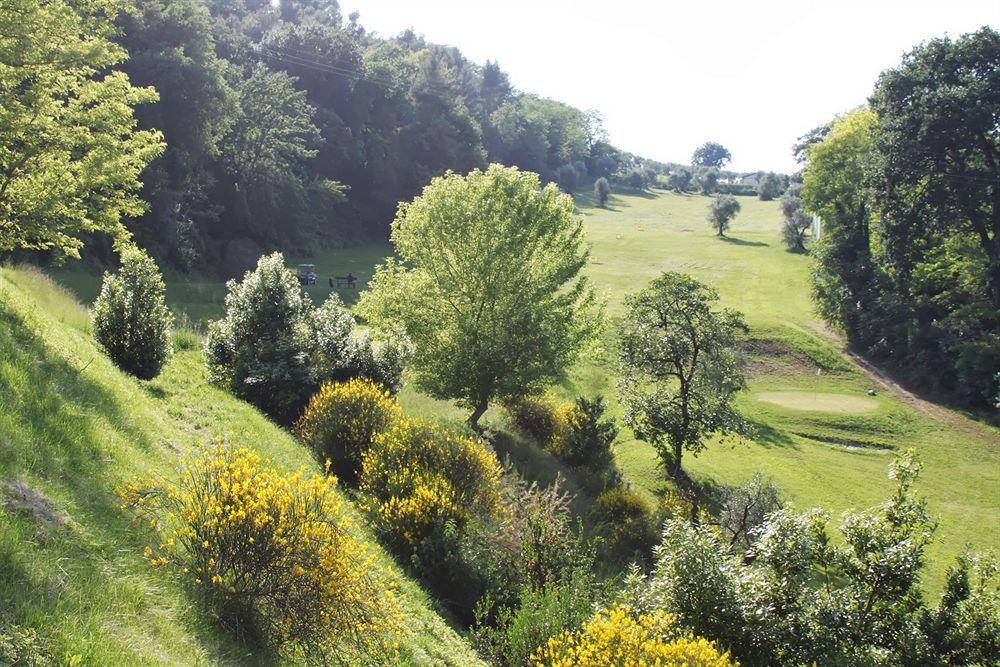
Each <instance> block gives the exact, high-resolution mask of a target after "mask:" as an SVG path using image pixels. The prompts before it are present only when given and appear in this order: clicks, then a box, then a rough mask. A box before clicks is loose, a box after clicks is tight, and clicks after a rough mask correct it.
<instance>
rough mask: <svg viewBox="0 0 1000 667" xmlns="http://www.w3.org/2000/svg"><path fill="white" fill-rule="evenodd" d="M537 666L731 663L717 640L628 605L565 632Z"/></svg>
mask: <svg viewBox="0 0 1000 667" xmlns="http://www.w3.org/2000/svg"><path fill="white" fill-rule="evenodd" d="M531 662H532V664H533V665H535V667H645V666H647V665H648V666H649V667H653V666H654V665H655V666H656V667H731V666H732V665H734V663H733V662H732V661H731V660H730V659H729V654H728V653H719V651H718V650H716V648H715V646H714V645H713V644H712V642H710V641H708V640H706V639H704V638H702V637H692V636H690V635H684V634H681V633H679V632H678V631H677V629H676V626H675V625H674V618H673V617H672V616H670V615H669V614H666V613H664V612H661V611H657V612H653V613H651V614H635V613H633V612H632V610H631V609H630V608H629V607H628V606H627V605H620V606H616V607H613V608H612V609H605V610H602V611H599V612H598V613H597V614H596V615H595V616H594V617H593V618H592V619H590V620H589V621H587V622H586V623H584V624H583V627H582V628H581V629H579V630H577V631H576V632H563V633H561V634H558V635H556V636H555V637H552V638H550V639H549V641H548V643H546V644H545V645H544V646H542V647H541V648H539V649H538V650H537V651H536V652H535V654H534V656H532V659H531Z"/></svg>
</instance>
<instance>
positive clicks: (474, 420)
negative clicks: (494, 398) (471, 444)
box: [469, 399, 489, 433]
mask: <svg viewBox="0 0 1000 667" xmlns="http://www.w3.org/2000/svg"><path fill="white" fill-rule="evenodd" d="M487 407H489V405H488V403H487V401H486V400H485V399H484V400H482V401H480V402H479V403H478V404H476V409H475V410H473V411H472V414H471V415H469V426H471V427H472V430H473V431H476V432H477V433H478V432H479V430H480V428H479V418H480V417H482V416H483V413H484V412H486V408H487Z"/></svg>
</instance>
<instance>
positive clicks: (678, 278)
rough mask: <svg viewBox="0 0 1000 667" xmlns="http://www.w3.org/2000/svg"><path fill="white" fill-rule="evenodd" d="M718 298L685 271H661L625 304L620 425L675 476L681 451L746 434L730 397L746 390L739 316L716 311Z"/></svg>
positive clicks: (744, 327) (743, 327) (742, 326)
mask: <svg viewBox="0 0 1000 667" xmlns="http://www.w3.org/2000/svg"><path fill="white" fill-rule="evenodd" d="M718 298H719V295H718V293H717V292H716V291H715V290H714V289H712V288H711V287H708V286H707V285H704V284H702V283H700V282H698V281H697V280H695V279H694V278H692V277H690V276H688V275H685V274H683V273H675V272H666V273H664V274H663V275H662V276H660V277H659V278H657V279H655V280H654V281H653V282H652V283H650V285H649V286H648V287H646V289H644V290H642V291H641V292H639V293H637V294H633V295H631V296H629V297H627V298H626V299H625V309H626V310H625V317H624V318H623V320H622V325H621V364H622V372H623V378H622V380H621V382H620V387H621V390H622V397H623V398H622V400H623V403H624V406H625V414H624V419H625V423H626V424H628V425H629V427H631V428H632V430H633V431H634V432H635V434H636V436H637V437H638V438H640V439H642V440H645V441H646V442H649V443H650V444H652V445H653V446H654V447H655V448H656V451H657V453H659V455H660V460H661V461H662V463H663V465H664V467H665V468H666V469H667V471H668V472H669V473H670V474H671V475H672V476H674V477H680V476H681V474H682V469H681V456H682V455H683V452H684V450H685V449H686V450H689V451H691V452H693V453H695V454H697V453H698V452H699V451H701V450H702V449H704V448H705V439H706V438H707V437H708V436H709V435H711V434H715V433H718V434H722V435H738V434H745V433H748V432H749V427H748V425H747V422H746V421H745V420H744V419H743V417H742V416H741V415H740V414H739V412H737V411H736V409H735V407H734V406H733V399H734V397H735V395H736V393H737V392H738V391H740V390H741V389H743V388H744V387H745V386H746V380H745V369H744V362H743V358H742V356H741V355H740V354H739V351H738V350H737V345H738V344H739V342H740V340H741V339H742V338H743V336H744V335H745V334H746V333H747V332H748V328H747V325H746V322H744V320H743V315H741V314H740V313H738V312H736V311H733V310H728V309H725V310H721V311H718V310H713V309H712V305H713V303H714V302H715V301H717V300H718Z"/></svg>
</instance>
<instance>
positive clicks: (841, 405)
mask: <svg viewBox="0 0 1000 667" xmlns="http://www.w3.org/2000/svg"><path fill="white" fill-rule="evenodd" d="M757 400H758V401H764V402H765V403H773V404H774V405H780V406H781V407H783V408H788V409H789V410H809V411H811V412H833V413H837V414H858V413H863V412H872V411H873V410H877V409H878V401H876V400H874V399H871V398H865V397H863V396H850V395H848V394H823V393H818V392H812V391H767V392H762V393H760V394H757Z"/></svg>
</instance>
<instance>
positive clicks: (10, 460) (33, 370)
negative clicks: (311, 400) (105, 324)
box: [0, 268, 481, 665]
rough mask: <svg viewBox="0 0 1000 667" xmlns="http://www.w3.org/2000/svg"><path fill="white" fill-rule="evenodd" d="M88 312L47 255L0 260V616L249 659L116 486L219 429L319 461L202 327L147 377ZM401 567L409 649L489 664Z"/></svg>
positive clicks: (103, 650)
mask: <svg viewBox="0 0 1000 667" xmlns="http://www.w3.org/2000/svg"><path fill="white" fill-rule="evenodd" d="M89 327H90V324H89V317H88V315H87V312H86V310H85V309H84V308H83V307H81V306H80V305H79V303H78V302H77V301H76V299H75V298H74V297H73V296H72V295H70V294H69V293H68V292H66V291H65V290H63V289H61V288H60V287H58V286H56V285H54V284H52V283H51V282H49V281H48V280H47V279H46V278H45V277H44V276H43V275H41V274H40V273H38V272H37V271H32V270H27V271H26V270H11V269H9V268H5V269H2V270H0V499H2V500H3V502H0V601H2V602H0V625H4V624H10V623H13V624H15V625H19V626H23V627H28V628H33V629H35V630H36V631H37V632H38V633H39V635H40V636H41V637H42V638H43V639H44V642H45V643H46V644H47V647H48V649H49V651H50V652H51V653H52V655H53V657H54V658H55V659H57V660H60V661H63V662H72V661H73V656H80V658H79V660H80V662H79V663H78V664H87V665H119V664H171V665H174V664H206V663H231V664H247V663H253V662H255V660H254V658H252V657H251V656H249V655H247V651H248V650H247V648H246V647H243V646H240V645H238V644H236V643H234V642H232V641H230V640H229V638H228V637H227V636H226V635H225V633H223V632H222V631H220V629H219V628H218V627H217V626H216V625H215V624H214V623H213V622H212V621H211V620H210V619H209V618H208V616H207V615H206V614H205V610H204V608H203V607H202V606H201V605H200V604H199V603H198V602H197V600H196V598H195V597H194V596H193V594H192V593H191V592H190V591H188V590H187V589H186V588H185V587H184V586H183V585H181V583H180V581H179V579H178V578H177V577H175V576H174V575H173V574H172V573H171V572H170V571H169V570H159V569H157V570H154V569H151V568H150V567H149V566H148V565H147V564H146V563H145V562H144V560H143V558H142V551H143V547H144V546H145V544H146V541H145V540H146V537H147V533H146V531H144V530H143V529H142V528H141V527H138V526H135V525H133V524H132V523H131V518H130V516H129V515H127V514H125V513H123V512H121V511H120V510H119V506H118V501H117V499H116V498H115V496H114V493H113V489H114V487H115V485H116V484H117V483H119V482H122V481H125V480H128V479H133V478H135V477H137V476H140V475H142V474H144V473H149V472H151V471H152V470H154V469H165V468H166V467H167V463H168V461H170V460H171V459H175V458H176V457H177V456H178V455H179V454H180V453H182V452H185V451H189V450H192V449H194V448H198V447H201V446H204V445H205V444H206V443H208V442H211V441H212V440H214V439H215V438H219V437H222V438H227V439H230V440H232V441H233V442H238V443H239V444H241V445H243V446H246V447H249V448H251V449H253V450H255V451H257V452H258V453H260V454H261V455H263V456H266V457H268V458H270V459H271V461H272V462H273V463H274V464H276V465H277V466H278V467H280V468H282V469H285V470H296V469H299V468H300V467H302V466H305V467H307V468H312V469H315V470H316V471H317V472H319V467H318V466H317V464H316V463H315V461H313V459H312V458H311V456H310V455H309V453H308V452H307V451H306V450H305V449H303V447H302V446H301V445H299V444H298V443H297V442H296V441H295V440H294V439H293V438H292V437H291V436H290V435H288V433H287V432H285V431H284V430H282V429H281V428H279V427H277V426H275V425H274V424H272V423H271V422H270V421H268V420H267V419H265V418H264V417H263V416H261V415H260V413H259V412H257V411H256V410H255V409H254V408H252V407H250V406H248V405H247V404H245V403H243V402H242V401H239V400H236V399H234V398H232V397H231V396H229V395H228V394H226V393H225V392H222V391H219V390H216V389H214V388H212V387H211V386H209V385H208V384H207V382H206V380H205V373H204V364H203V361H202V356H201V351H200V349H199V347H198V345H199V344H200V341H198V339H197V337H195V336H193V335H190V334H187V335H185V334H184V333H183V332H181V333H179V334H178V335H177V342H178V343H180V344H181V346H182V347H184V348H186V349H179V350H178V351H177V353H176V354H175V356H174V357H173V359H172V360H171V361H170V363H169V364H168V366H167V367H166V368H165V369H164V372H163V374H162V375H161V376H160V377H158V378H156V379H155V380H152V381H149V382H141V381H138V380H135V379H134V378H131V377H129V376H126V375H124V374H122V373H121V372H120V371H118V370H117V369H116V368H115V367H114V366H113V365H112V364H111V362H110V361H108V359H107V358H106V357H104V355H103V354H101V353H100V352H99V351H98V349H97V348H96V347H95V345H94V344H93V342H92V339H91V336H90V334H89ZM15 483H16V484H15ZM12 484H14V486H12ZM385 560H386V562H387V563H388V562H389V559H388V557H385ZM396 572H397V575H398V578H399V582H400V586H401V590H402V593H403V595H404V608H405V624H406V626H407V627H408V629H409V630H410V632H411V635H410V637H409V638H407V639H406V640H404V642H403V648H402V651H403V655H402V658H401V662H402V664H415V665H417V664H419V665H425V664H426V665H430V664H434V665H439V664H456V665H458V664H481V663H479V661H478V659H477V658H476V656H475V654H474V653H473V651H472V650H471V649H470V648H469V647H468V646H467V645H466V644H465V643H464V642H463V641H462V639H461V638H460V637H459V636H458V635H457V634H456V633H455V631H454V630H452V629H451V628H450V627H449V626H448V625H447V624H446V623H445V622H444V621H443V620H442V619H441V618H440V617H439V616H438V615H437V614H436V613H435V612H434V611H433V609H432V608H431V606H430V601H429V599H428V598H427V596H426V595H425V594H424V593H423V592H422V591H421V590H420V588H419V587H418V586H417V585H416V584H415V583H413V582H412V581H409V580H407V579H406V578H405V576H404V575H403V574H401V573H399V572H398V570H396Z"/></svg>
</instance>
